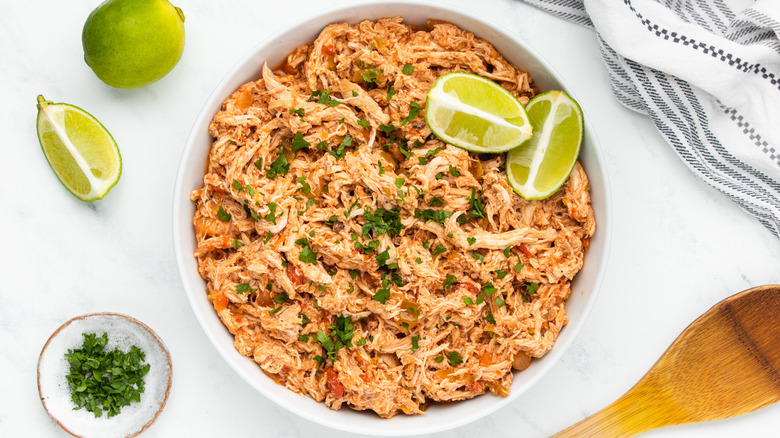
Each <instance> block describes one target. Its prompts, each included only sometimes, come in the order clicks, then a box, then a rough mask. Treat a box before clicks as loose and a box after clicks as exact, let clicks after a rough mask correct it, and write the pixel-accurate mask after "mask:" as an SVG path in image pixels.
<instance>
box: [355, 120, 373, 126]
mask: <svg viewBox="0 0 780 438" xmlns="http://www.w3.org/2000/svg"><path fill="white" fill-rule="evenodd" d="M357 123H358V125H360V126H362V127H364V128H368V127H369V126H370V125H371V124H370V123H368V120H366V119H358V121H357Z"/></svg>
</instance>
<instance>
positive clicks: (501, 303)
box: [494, 296, 506, 307]
mask: <svg viewBox="0 0 780 438" xmlns="http://www.w3.org/2000/svg"><path fill="white" fill-rule="evenodd" d="M494 304H495V305H496V307H504V304H506V302H505V301H504V299H503V298H501V297H500V296H499V297H496V301H495V302H494Z"/></svg>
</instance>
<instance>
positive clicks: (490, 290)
mask: <svg viewBox="0 0 780 438" xmlns="http://www.w3.org/2000/svg"><path fill="white" fill-rule="evenodd" d="M482 292H483V293H484V294H485V296H488V297H489V296H491V295H493V294H494V293H496V292H498V289H497V288H496V287H495V286H493V282H492V281H491V282H490V283H488V284H486V285H484V286H482Z"/></svg>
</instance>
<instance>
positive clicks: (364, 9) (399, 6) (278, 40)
mask: <svg viewBox="0 0 780 438" xmlns="http://www.w3.org/2000/svg"><path fill="white" fill-rule="evenodd" d="M392 16H401V17H403V19H404V22H406V23H410V24H415V25H418V26H420V27H423V28H425V27H426V23H427V20H428V19H437V20H444V21H449V22H452V23H454V24H456V25H457V26H459V27H461V28H463V29H466V30H469V31H471V32H474V33H475V34H476V35H477V36H479V37H481V38H484V39H485V40H487V41H489V42H491V43H492V44H493V45H494V46H495V48H496V49H497V50H498V51H499V52H500V53H501V54H502V55H503V56H504V57H505V58H507V60H509V61H510V62H512V63H513V64H515V65H517V66H518V67H520V68H521V69H524V70H526V71H528V72H529V73H531V75H532V76H533V78H534V81H535V83H536V84H537V85H538V86H539V87H540V88H541V89H542V90H551V89H558V90H564V91H566V92H568V93H569V94H570V95H572V96H573V97H575V98H576V97H577V96H576V93H572V92H571V90H570V89H569V87H568V86H567V85H566V83H565V82H564V81H563V79H562V78H561V77H560V76H559V75H558V74H556V73H555V72H554V71H553V70H552V69H551V68H550V67H549V66H548V65H547V63H546V62H545V61H544V60H543V59H542V57H541V56H539V54H537V53H536V52H535V51H534V49H533V48H531V47H529V46H528V45H527V44H526V43H525V42H524V41H522V40H521V39H519V38H518V37H517V36H516V35H515V34H514V33H512V32H509V31H507V30H504V29H502V28H500V27H498V26H496V25H495V24H493V23H491V22H489V21H488V20H486V19H484V18H482V17H479V16H477V15H474V14H471V13H468V12H464V11H459V10H457V9H453V8H451V7H450V6H446V5H443V4H434V3H427V2H419V1H409V0H407V1H395V2H381V3H369V4H366V3H356V4H350V5H346V6H341V7H338V8H336V9H332V10H329V11H325V12H323V13H320V14H318V15H316V16H314V17H310V18H307V19H304V20H302V21H300V22H298V23H297V24H295V25H293V26H290V27H288V28H286V29H284V30H282V31H280V32H277V33H275V34H274V35H272V36H270V37H269V38H268V39H266V40H265V41H263V42H262V43H260V45H258V46H257V47H255V48H254V49H252V50H251V51H250V52H249V53H248V54H247V55H246V56H245V57H244V58H243V59H241V60H240V61H239V62H238V64H236V66H235V67H233V69H232V70H231V71H230V72H229V73H228V74H227V76H226V77H225V79H224V80H223V81H222V82H221V83H220V84H219V85H217V87H216V89H215V90H214V92H213V93H212V95H211V96H210V97H209V99H208V101H207V102H206V103H205V105H204V107H203V109H202V110H201V112H200V115H199V116H198V118H197V120H196V121H195V124H194V126H193V128H192V132H191V133H190V136H189V139H188V140H187V144H186V146H185V149H184V152H183V155H182V158H181V163H180V165H179V173H178V176H177V179H176V187H175V189H174V205H173V229H174V233H173V235H174V245H175V250H176V257H177V262H178V267H179V272H180V275H181V279H182V282H183V285H184V290H185V292H186V294H187V298H188V299H189V302H190V304H191V306H192V310H193V312H194V313H195V316H196V317H197V319H198V321H199V322H200V324H201V326H202V327H203V330H204V331H205V332H206V335H207V336H208V337H209V339H210V340H211V342H212V343H213V344H214V347H215V348H216V349H217V351H218V352H219V353H220V354H221V355H222V356H223V358H224V359H225V361H227V362H228V364H230V366H231V367H232V368H233V369H234V370H235V371H236V373H238V374H239V375H240V376H241V378H242V379H244V380H245V381H246V383H247V384H248V385H251V386H252V387H254V388H256V389H257V390H258V391H260V392H261V393H262V394H263V395H265V396H266V397H268V398H269V399H271V400H273V401H274V402H275V403H277V404H279V405H280V406H283V407H284V408H286V409H288V410H290V411H292V412H295V413H296V414H298V415H300V416H302V417H305V418H307V419H309V420H312V421H315V422H318V423H320V424H323V425H326V426H329V427H332V428H335V429H340V430H345V431H349V432H354V433H358V434H361V435H386V436H402V435H416V434H424V433H431V432H438V431H442V430H447V429H451V428H454V427H457V426H461V425H463V424H466V423H469V422H471V421H474V420H476V419H479V418H482V417H484V416H486V415H488V414H490V413H492V412H495V411H496V410H498V409H499V408H501V407H503V406H506V405H507V404H509V403H511V402H512V401H513V400H515V399H517V398H518V397H520V396H521V395H522V394H523V393H524V392H525V391H526V390H527V389H528V388H530V387H531V385H533V384H534V383H535V382H537V381H538V380H539V379H541V378H542V377H543V376H544V374H545V373H546V372H547V371H548V370H549V369H550V368H551V367H552V365H553V364H554V363H555V362H556V361H557V360H558V359H559V358H560V357H561V355H562V354H563V353H564V351H565V350H566V348H567V347H568V346H569V345H570V344H571V343H572V340H573V339H574V337H575V335H576V334H577V333H578V332H579V330H580V328H581V327H582V326H583V323H584V322H585V319H586V317H587V315H588V313H589V312H590V309H591V308H592V307H593V304H594V302H595V300H596V295H597V292H598V290H599V286H600V284H601V281H602V277H603V275H604V270H605V268H606V259H607V253H608V251H609V242H610V235H611V231H612V230H611V229H612V217H611V211H612V208H611V198H610V188H609V181H608V178H607V173H606V170H605V166H604V160H603V158H602V156H601V152H600V150H599V144H598V141H597V139H596V136H595V135H594V131H593V128H592V125H591V124H590V122H589V121H588V120H587V115H588V113H589V112H590V111H595V110H596V109H594V108H587V107H583V111H584V112H585V116H586V124H585V138H584V142H583V145H582V150H581V154H580V162H581V163H582V165H583V167H584V168H585V170H586V172H587V174H588V178H589V181H590V185H591V198H592V201H593V209H594V212H595V217H596V223H597V225H596V234H595V236H594V237H593V239H592V241H591V243H590V249H589V251H588V253H587V255H586V258H585V266H584V268H583V269H582V271H580V273H579V274H578V275H577V277H576V278H575V280H574V282H573V287H572V288H573V291H574V292H573V294H572V296H571V298H570V299H569V301H568V303H567V306H566V307H567V313H568V315H569V324H568V325H567V326H566V327H565V328H564V329H563V330H562V331H561V333H560V336H559V337H558V340H557V341H556V343H555V346H554V347H553V349H552V350H551V351H550V352H548V353H547V354H546V355H545V356H544V357H543V358H541V359H539V360H534V362H533V363H532V364H531V366H530V367H529V368H528V369H527V370H525V371H523V372H521V373H516V374H515V378H514V382H513V384H512V387H511V394H510V395H509V396H507V397H497V396H493V395H490V394H486V395H482V396H479V397H476V398H473V399H470V400H466V401H460V402H456V403H448V404H433V405H431V406H430V407H429V408H428V410H427V412H426V413H425V414H424V415H419V416H406V415H402V414H401V415H397V416H396V417H394V418H392V419H389V420H383V419H381V418H379V417H378V416H377V415H375V414H373V413H369V412H358V411H354V410H351V409H349V408H347V407H344V408H342V409H341V410H339V411H332V410H330V409H328V408H327V407H326V406H325V405H324V404H323V403H317V402H316V401H314V400H313V399H311V398H308V397H304V396H301V395H299V394H296V393H294V392H292V391H290V390H288V389H287V388H285V387H284V386H281V385H278V384H276V383H275V382H274V381H273V380H271V379H270V378H269V377H267V376H266V375H265V374H264V373H263V372H262V371H261V369H260V367H259V366H258V365H257V364H256V363H255V362H253V361H252V360H251V359H250V358H247V357H244V356H242V355H241V354H239V353H238V351H236V349H235V348H234V347H233V341H234V340H233V336H232V335H231V334H230V333H229V332H228V330H227V329H226V328H225V326H224V325H223V324H222V322H220V320H219V318H218V316H217V314H216V312H215V311H214V308H213V306H212V304H211V303H210V302H209V300H208V299H207V297H206V284H205V282H204V281H203V279H201V277H200V276H199V275H198V271H197V263H196V260H195V258H194V257H193V255H192V254H193V252H194V251H195V248H196V242H195V237H194V229H193V225H192V218H193V215H194V209H195V206H194V203H193V202H191V201H190V198H189V195H190V192H191V191H192V190H194V189H197V188H200V187H201V186H202V179H203V169H204V168H205V166H206V158H207V154H208V150H209V147H210V145H211V142H212V141H213V139H212V137H211V136H210V135H209V133H208V125H209V122H210V121H211V119H212V118H213V117H214V114H215V113H216V112H217V111H218V110H219V109H220V107H221V105H222V101H223V100H224V99H225V98H226V97H228V96H229V95H230V94H231V93H232V92H233V91H234V90H236V89H237V88H238V87H239V86H241V85H242V84H244V83H246V82H248V81H251V80H256V79H257V78H258V77H259V76H260V71H261V68H262V65H263V62H265V61H266V60H268V64H269V65H276V64H277V63H279V62H280V61H281V60H282V59H283V57H284V56H285V55H287V53H289V52H290V51H292V49H294V48H295V47H297V46H298V45H300V44H303V43H308V42H311V41H314V39H315V38H316V37H317V35H318V34H319V32H320V31H321V30H322V29H323V28H324V27H325V26H326V25H328V24H331V23H336V22H348V23H358V22H360V21H362V20H366V19H372V20H376V19H379V18H382V17H392ZM204 354H207V353H205V352H204ZM211 377H213V376H211ZM211 377H210V376H203V378H204V379H209V378H211ZM224 402H225V403H229V402H230V400H224ZM264 421H273V419H272V418H264V417H262V416H261V417H258V425H259V426H260V425H261V424H262V423H263V422H264Z"/></svg>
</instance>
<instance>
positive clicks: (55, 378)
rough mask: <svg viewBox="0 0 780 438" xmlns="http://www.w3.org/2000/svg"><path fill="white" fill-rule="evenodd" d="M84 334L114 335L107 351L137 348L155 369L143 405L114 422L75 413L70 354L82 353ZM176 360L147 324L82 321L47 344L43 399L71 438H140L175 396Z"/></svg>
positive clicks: (41, 364) (112, 317)
mask: <svg viewBox="0 0 780 438" xmlns="http://www.w3.org/2000/svg"><path fill="white" fill-rule="evenodd" d="M84 333H87V334H89V333H95V334H96V335H97V336H101V335H102V334H103V333H107V334H108V343H107V344H106V347H105V351H111V350H113V349H114V348H119V350H121V351H125V352H126V351H128V350H129V349H130V347H131V346H133V345H135V346H137V347H138V348H140V349H141V350H142V351H143V352H144V353H145V354H146V358H145V363H147V364H149V365H150V368H149V372H148V373H147V374H146V376H144V382H145V390H144V392H143V393H142V394H141V401H140V402H136V403H132V404H130V405H129V406H125V407H123V408H122V409H121V411H120V413H119V414H117V415H115V416H113V417H111V418H108V416H107V414H106V413H105V412H104V413H103V415H102V416H101V417H98V418H95V415H94V414H93V413H91V412H88V411H87V410H86V409H83V408H82V409H78V410H74V407H75V404H74V403H73V402H72V401H71V390H70V388H69V387H68V382H67V380H66V378H65V376H66V375H67V374H68V372H69V364H68V361H67V359H66V358H65V353H67V352H68V350H75V349H79V348H81V346H82V344H83V342H84V337H83V334H84ZM172 374H173V372H172V368H171V356H170V354H169V353H168V349H167V348H165V345H164V344H163V342H162V341H161V340H160V338H159V337H157V335H156V334H155V333H154V332H153V331H152V329H150V328H149V327H148V326H146V324H144V323H142V322H140V321H138V320H136V319H134V318H131V317H129V316H126V315H121V314H117V313H93V314H89V315H83V316H78V317H75V318H73V319H71V320H70V321H68V322H66V323H65V324H63V325H62V326H60V328H58V329H57V330H56V331H55V332H54V333H53V334H52V335H51V337H50V338H49V340H48V341H46V344H45V345H44V346H43V349H42V350H41V355H40V357H39V359H38V393H39V394H40V396H41V403H43V407H44V409H46V412H47V413H48V414H49V416H50V417H51V418H52V420H54V421H55V422H56V423H57V424H59V425H60V427H62V428H63V429H65V431H66V432H68V433H69V434H71V435H73V436H77V437H84V438H92V437H95V438H125V437H134V436H137V435H138V434H140V433H141V432H143V431H145V430H146V429H148V428H149V426H151V425H152V423H154V421H155V420H156V419H157V417H158V416H159V415H160V413H161V412H162V410H163V408H164V407H165V403H166V401H167V400H168V394H169V393H170V390H171V377H172Z"/></svg>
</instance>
